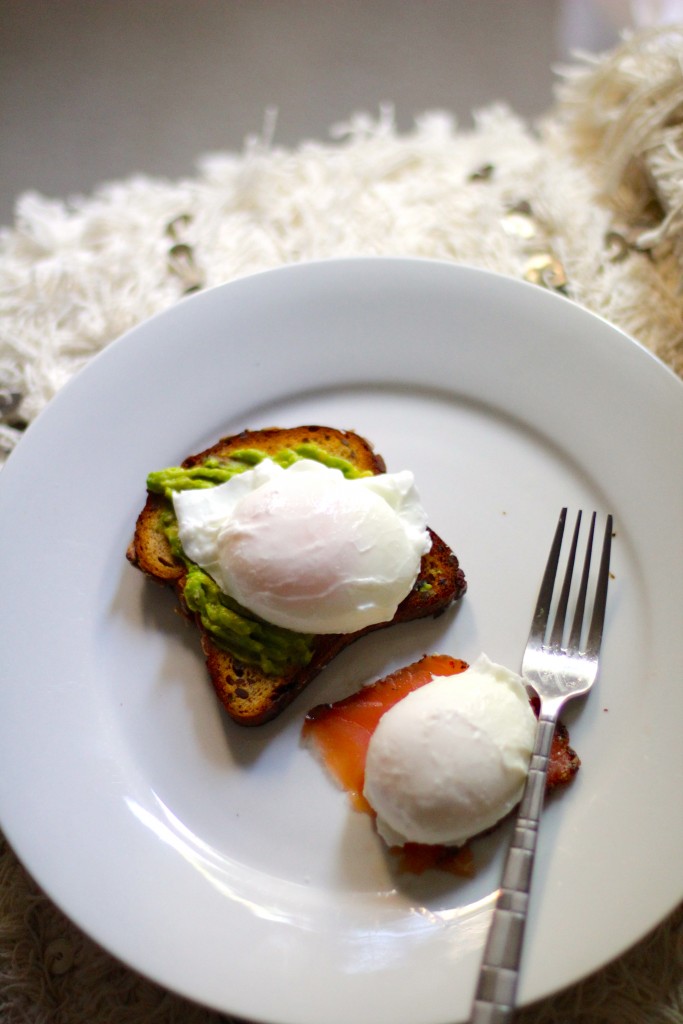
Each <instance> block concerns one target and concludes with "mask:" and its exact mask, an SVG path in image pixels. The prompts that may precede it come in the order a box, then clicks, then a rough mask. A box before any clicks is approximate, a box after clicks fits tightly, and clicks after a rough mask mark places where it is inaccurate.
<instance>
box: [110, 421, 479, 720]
mask: <svg viewBox="0 0 683 1024" xmlns="http://www.w3.org/2000/svg"><path fill="white" fill-rule="evenodd" d="M302 445H303V446H306V445H314V446H316V447H317V448H319V449H320V448H321V449H323V450H324V451H325V453H326V454H327V455H329V456H332V457H333V458H340V459H343V460H344V461H345V462H348V463H350V464H351V465H352V466H353V467H354V468H355V469H357V470H360V471H366V472H370V473H373V474H375V475H376V474H378V473H384V472H386V466H385V464H384V459H383V458H382V457H381V456H380V455H378V454H377V453H376V452H375V451H374V450H373V448H372V446H371V445H370V444H369V443H368V442H367V441H366V440H365V439H364V438H362V437H360V436H359V435H357V434H354V433H351V432H348V431H343V430H336V429H334V428H332V427H321V426H305V427H293V428H284V429H280V428H276V427H270V428H266V429H263V430H254V431H251V430H245V431H242V432H241V433H239V434H235V435H233V436H231V437H224V438H222V439H221V440H220V441H218V442H217V443H216V444H214V445H212V446H211V447H210V448H207V449H206V450H205V451H203V452H199V453H198V454H197V455H191V456H189V457H188V458H186V459H185V460H184V462H182V464H181V466H182V468H183V469H189V468H192V467H196V466H199V465H202V464H204V463H205V462H206V460H207V459H215V460H218V461H219V462H220V461H221V460H225V459H227V458H229V457H230V455H231V454H232V453H235V452H238V451H240V450H243V449H245V448H246V449H256V450H258V451H259V452H263V453H264V454H265V455H267V456H275V455H277V454H278V453H279V452H281V451H282V450H283V449H285V448H300V446H302ZM171 508H172V506H171V503H170V501H169V500H168V499H167V498H165V497H164V496H163V495H160V494H156V493H152V492H148V496H147V501H146V503H145V506H144V508H143V509H142V511H141V512H140V515H139V516H138V520H137V524H136V528H135V535H134V537H133V540H132V541H131V543H130V546H129V548H128V551H127V558H128V560H129V561H130V562H131V563H132V564H133V565H135V566H137V568H138V569H140V570H141V571H142V572H144V573H145V574H146V575H148V576H150V577H152V578H153V579H155V580H157V581H158V582H160V583H164V584H167V585H170V586H172V587H173V588H174V589H175V591H176V594H177V596H178V599H179V602H180V607H181V609H182V610H183V612H184V613H185V614H186V615H188V616H189V617H190V618H192V619H193V620H194V621H195V623H196V625H197V627H198V629H199V633H200V637H201V644H202V648H203V650H204V654H205V656H206V663H207V667H208V670H209V676H210V678H211V682H212V684H213V687H214V689H215V691H216V694H217V696H218V698H219V699H220V701H221V703H222V704H223V706H224V707H225V709H226V711H227V712H228V714H229V715H230V716H231V718H233V719H234V720H235V721H236V722H238V723H239V724H241V725H261V724H262V723H264V722H267V721H269V720H270V719H272V718H274V717H275V716H276V715H278V714H279V713H280V712H281V711H282V710H283V709H284V708H285V707H286V706H287V705H288V704H289V703H290V702H291V701H292V700H293V699H294V697H295V696H296V695H297V694H298V693H300V692H301V690H303V688H304V687H305V686H306V685H307V684H308V683H309V682H310V681H311V680H312V679H313V678H314V677H315V676H316V675H317V674H318V673H319V672H320V671H321V669H322V668H324V667H325V665H327V664H328V663H329V662H330V661H331V660H332V659H333V658H334V657H335V656H336V655H337V654H339V653H340V651H342V650H344V648H345V647H348V645H349V644H351V643H353V641H354V640H357V639H358V638H359V637H361V636H364V635H365V634H366V633H370V632H372V631H373V630H376V629H381V628H383V627H385V626H389V625H392V624H394V623H399V622H410V621H412V620H414V619H419V618H425V617H427V616H434V615H439V614H440V613H441V612H443V611H444V610H445V609H446V608H447V607H448V605H450V604H451V602H453V601H454V600H456V599H457V598H459V597H461V596H462V595H463V594H464V593H465V590H466V587H467V584H466V581H465V576H464V573H463V572H462V570H461V569H460V566H459V563H458V559H457V558H456V556H455V555H454V554H453V552H452V551H451V549H450V548H449V547H448V546H447V545H446V544H445V543H444V541H442V540H441V538H440V537H438V536H437V535H436V534H435V533H433V531H431V530H430V531H429V532H430V535H431V538H432V546H431V549H430V551H429V552H428V553H427V554H426V555H424V556H423V558H422V564H421V568H420V574H419V576H418V579H417V582H416V583H415V586H414V587H413V589H412V591H411V592H410V594H409V595H408V596H407V597H406V598H405V599H404V600H403V601H402V602H401V604H400V605H399V607H398V609H397V611H396V614H395V615H394V617H393V619H391V620H390V621H389V622H383V623H380V624H378V625H373V626H369V627H367V628H365V629H362V630H358V631H357V632H355V633H344V634H325V635H322V634H321V635H318V636H315V637H313V638H312V641H311V655H310V660H309V661H308V662H307V664H305V665H301V664H297V665H293V666H291V667H289V668H286V669H285V670H283V671H281V672H279V673H278V674H277V675H272V674H269V673H267V672H265V671H264V670H263V669H262V668H261V667H260V666H258V665H253V664H248V663H247V662H245V661H243V660H240V659H239V658H238V657H236V656H235V655H234V654H232V653H231V652H230V651H229V650H226V649H224V647H222V646H220V645H219V644H218V643H216V642H215V640H214V639H212V637H211V635H210V634H209V633H208V632H207V631H206V630H205V629H204V627H203V626H202V623H201V621H200V618H199V615H195V614H193V613H192V612H191V611H190V610H189V608H188V606H187V603H186V601H185V600H184V591H185V584H186V580H187V571H188V570H187V565H186V563H185V561H184V560H183V559H182V558H179V557H177V556H176V555H175V554H174V552H173V550H172V548H171V545H170V544H169V541H168V539H167V535H166V532H165V530H164V524H163V520H164V517H166V516H168V513H169V510H171Z"/></svg>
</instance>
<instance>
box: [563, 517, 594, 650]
mask: <svg viewBox="0 0 683 1024" xmlns="http://www.w3.org/2000/svg"><path fill="white" fill-rule="evenodd" d="M594 535H595V512H594V513H593V515H592V516H591V525H590V530H589V531H588V540H587V541H586V554H585V557H584V560H583V571H582V573H581V583H580V585H579V593H578V594H577V597H576V608H575V611H574V621H573V622H572V628H571V632H570V634H569V640H568V641H567V650H568V651H569V652H570V653H571V652H575V653H576V654H578V652H579V648H580V645H581V631H582V629H583V616H584V612H585V609H586V595H587V593H588V577H589V575H590V569H591V558H592V557H593V537H594Z"/></svg>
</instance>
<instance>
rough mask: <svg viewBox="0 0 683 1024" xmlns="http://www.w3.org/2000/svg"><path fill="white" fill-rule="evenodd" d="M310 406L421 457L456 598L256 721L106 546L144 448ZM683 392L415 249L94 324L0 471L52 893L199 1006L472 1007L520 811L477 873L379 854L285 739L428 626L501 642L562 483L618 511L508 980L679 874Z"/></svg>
mask: <svg viewBox="0 0 683 1024" xmlns="http://www.w3.org/2000/svg"><path fill="white" fill-rule="evenodd" d="M313 422H318V423H325V424H330V425H333V426H340V427H344V428H348V429H355V430H357V431H359V432H360V433H362V434H364V435H365V436H367V437H369V438H370V439H371V440H372V441H373V442H374V443H375V445H376V447H377V449H378V450H379V451H380V452H382V453H383V454H384V456H385V458H386V461H387V464H388V466H389V468H390V469H401V468H408V467H409V468H412V469H413V470H414V471H415V472H416V475H417V482H418V486H419V489H420V491H421V494H422V497H423V500H424V503H425V505H426V507H427V509H428V511H429V518H430V524H431V525H432V526H433V527H434V528H435V529H436V530H437V532H439V533H441V534H442V535H443V536H444V537H445V538H446V539H447V540H448V542H449V543H450V544H451V545H452V547H453V548H454V549H455V550H456V552H457V553H458V555H459V556H460V559H461V562H462V565H463V567H464V569H465V571H466V573H467V576H468V579H469V592H468V594H467V596H466V598H465V599H464V600H463V602H462V603H461V605H460V607H459V609H458V610H457V611H454V612H451V613H448V614H446V615H445V616H444V617H442V618H440V619H438V620H435V621H430V622H427V623H419V624H412V625H410V626H406V627H402V628H398V629H394V630H391V631H386V632H383V633H377V634H375V635H373V636H371V637H368V638H366V639H364V640H363V641H361V642H360V643H358V644H356V645H355V646H354V647H352V648H350V649H349V650H347V651H346V652H345V654H344V655H343V656H342V657H340V658H339V659H338V660H337V662H335V663H334V664H333V665H332V666H330V668H329V669H328V670H326V672H325V673H324V674H323V676H322V677H320V678H319V679H318V680H317V681H316V682H315V683H314V684H313V685H312V686H311V687H310V688H309V690H308V691H307V692H305V693H304V695H303V696H301V697H300V698H299V699H298V700H297V701H296V703H295V704H294V705H293V706H292V707H291V708H290V709H288V711H287V712H286V713H285V714H284V715H283V716H282V717H281V718H280V719H279V720H278V721H276V722H275V723H272V724H270V725H268V726H266V727H264V728H262V729H260V730H247V731H245V730H241V729H239V728H238V727H236V726H234V725H233V724H231V723H230V722H229V721H228V720H227V719H226V717H225V716H224V714H223V713H222V711H221V710H219V707H218V705H217V703H216V702H215V700H214V697H213V695H212V693H211V691H210V686H209V684H208V681H207V679H206V677H205V672H204V667H203V662H202V657H201V655H200V654H199V652H198V647H197V643H196V638H195V635H194V632H193V631H192V629H191V628H189V627H186V626H185V624H184V623H183V622H182V621H181V620H180V619H179V618H178V616H177V615H176V614H175V613H174V611H173V600H172V598H171V596H170V595H169V594H166V593H165V592H162V591H161V590H159V589H158V588H156V587H155V586H153V585H151V584H150V583H148V582H146V581H145V580H144V579H143V577H142V576H141V575H140V574H139V573H138V572H137V571H135V570H134V569H132V568H131V567H130V566H128V564H127V563H126V561H125V558H124V551H125V548H126V545H127V542H128V539H129V537H130V534H131V531H132V529H133V524H134V521H135V517H136V514H137V512H138V509H139V508H140V507H141V505H142V503H143V499H144V481H145V476H146V474H147V471H148V470H150V469H154V468H159V467H162V466H165V465H168V464H172V463H174V462H177V461H178V460H180V459H181V458H183V457H184V456H185V455H186V454H188V453H190V452H193V451H198V450H200V449H201V448H203V447H204V446H205V445H207V444H208V443H209V442H211V441H212V440H214V439H217V438H218V437H219V436H220V435H222V434H226V433H231V432H234V431H236V430H239V429H241V428H243V427H250V428H258V427H262V426H267V425H278V426H286V425H294V424H298V423H313ZM682 466H683V387H682V386H681V384H680V382H679V381H678V380H677V379H675V378H674V376H673V375H672V374H670V373H669V372H668V371H667V370H666V369H665V368H664V367H663V366H662V365H661V364H660V363H658V362H657V361H656V360H655V359H653V358H652V357H651V356H650V355H649V354H647V353H646V352H645V351H644V350H643V349H642V348H640V347H639V346H638V345H637V344H636V343H634V342H633V341H631V340H630V339H629V338H627V337H625V336H624V335H622V334H621V333H620V332H618V331H617V330H615V329H614V328H612V327H610V326H609V325H607V324H606V323H604V322H602V321H601V320H599V319H598V318H596V317H594V316H591V315H589V314H588V313H586V312H585V311H582V310H581V309H579V308H577V307H576V306H574V305H573V304H571V303H570V302H568V301H566V300H564V299H563V298H561V297H558V296H556V295H553V294H549V293H548V292H545V291H543V290H541V289H538V288H535V287H533V286H530V285H524V284H521V283H518V282H515V281H511V280H507V279H505V278H501V277H497V276H494V275H491V274H488V273H484V272H481V271H477V270H471V269H466V268H461V267H457V266H453V265H447V264H441V263H432V262H426V261H425V262H423V261H415V260H386V259H370V260H362V259H361V260H349V261H332V262H328V263H321V264H313V265H303V266H296V267H290V268H285V269H281V270H276V271H273V272H269V273H266V274H262V275H257V276H255V277H251V278H248V279H244V280H241V281H238V282H235V283H232V284H229V285H227V286H225V287H221V288H218V289H216V290H213V291H210V292H207V293H205V294H200V295H198V296H196V297H194V298H191V299H188V300H186V301H184V302H182V303H180V304H179V305H178V306H176V307H175V308H173V309H171V310H169V311H168V312H166V313H164V314H162V315H160V316H157V317H156V318H154V319H152V320H151V321H149V322H147V323H145V324H143V325H142V326H141V327H139V328H137V329H135V330H133V331H131V332H130V333H129V334H128V335H126V336H125V337H124V338H122V339H121V340H119V341H118V342H116V343H115V344H113V345H112V346H110V347H109V348H108V349H107V350H106V351H105V352H104V353H103V354H102V355H100V356H99V357H98V358H97V359H95V360H94V361H93V362H92V363H91V364H90V365H89V366H88V367H87V368H86V370H85V371H84V372H82V373H81V374H80V375H79V376H78V377H77V378H76V379H75V380H73V381H72V382H71V383H70V384H69V385H68V386H67V387H65V388H64V390H63V391H62V392H61V393H60V394H59V395H58V396H57V398H56V399H55V400H54V401H53V402H52V404H51V405H50V406H49V407H48V409H47V410H46V412H45V413H44V414H43V415H42V416H41V417H40V418H39V419H38V420H37V422H36V423H35V424H34V425H33V426H32V427H31V428H30V429H29V431H28V433H27V435H26V437H25V439H24V440H22V442H21V444H20V445H19V448H18V450H17V451H16V453H15V454H14V455H13V457H12V458H11V459H10V461H9V464H8V465H7V467H6V469H5V470H4V471H3V472H2V475H1V477H0V537H1V542H0V543H1V545H2V552H1V555H0V579H1V580H2V593H3V618H2V633H3V639H2V645H1V648H0V678H1V679H2V691H1V702H2V708H1V712H2V713H1V714H0V780H1V781H0V787H1V790H0V821H1V822H2V825H3V828H4V829H5V830H6V833H7V835H8V837H9V839H10V841H11V843H12V844H13V845H14V847H15V849H16V851H17V853H18V855H19V856H20V857H21V858H22V860H23V861H24V863H25V864H26V866H27V868H28V869H29V871H31V872H32V874H33V875H34V877H35V878H36V879H37V881H38V882H39V883H40V884H41V885H42V886H43V887H44V888H45V889H46V891H47V892H48V893H49V894H50V896H51V897H52V898H53V899H54V900H55V902H56V903H57V904H58V905H59V906H61V907H62V909H63V910H64V911H65V912H66V913H67V914H68V915H69V916H70V917H71V918H72V919H73V920H74V921H76V922H77V923H78V924H79V925H80V926H81V927H82V928H83V929H84V930H85V931H86V932H88V933H89V934H90V935H91V936H93V937H94V938H95V939H96V940H97V941H98V942H100V943H101V944H103V945H104V946H105V947H106V948H107V949H109V950H110V951H111V952H112V953H114V954H115V955H116V956H118V957H120V958H121V959H122V960H123V961H125V962H127V963H128V964H130V965H132V966H133V967H135V968H137V969H138V970H140V971H141V972H143V973H144V974H146V975H148V976H149V977H151V978H153V979H155V980H157V981H158V982H161V983H162V984H164V985H166V986H168V987H169V988H171V989H173V990H176V991H178V992H181V993H183V994H185V995H187V996H189V997H192V998H194V999H196V1000H199V1001H200V1002H202V1003H205V1004H207V1005H209V1006H212V1007H216V1008H219V1009H221V1010H224V1011H228V1012H231V1013H234V1014H237V1015H241V1016H245V1017H249V1018H253V1019H256V1020H261V1021H269V1022H270V1021H273V1022H290V1024H348V1021H349V1020H354V1021H355V1022H356V1024H382V1022H387V1024H388V1022H391V1024H402V1022H405V1024H408V1022H409V1024H436V1022H446V1021H451V1022H453V1021H462V1020H464V1019H465V1018H466V1016H467V1013H468V1008H469V1004H470V999H471V996H472V991H473V987H474V984H475V978H476V972H477V965H478V960H479V956H480V952H481V947H482V943H483V940H484V935H485V931H486V926H487V922H488V919H489V915H490V907H491V902H492V894H493V893H494V891H495V889H496V886H497V881H498V877H499V870H500V864H501V857H502V852H503V847H504V839H505V835H506V833H505V830H501V831H500V832H499V833H498V834H497V835H495V836H494V837H492V838H491V839H490V840H489V841H488V842H487V843H485V844H481V845H478V846H477V847H476V856H477V860H478V863H479V870H478V873H477V875H476V877H475V878H474V879H473V880H471V881H458V880H455V879H453V878H451V877H443V876H431V877H424V878H423V879H422V880H421V881H419V882H418V881H413V882H410V881H408V880H406V879H399V878H396V877H394V876H393V874H392V873H391V870H390V867H389V866H388V864H387V861H386V859H385V856H384V853H383V851H382V849H381V846H380V843H379V841H378V840H377V839H376V837H375V836H374V834H373V832H372V827H371V823H370V820H369V819H368V818H366V817H365V816H363V815H358V814H354V812H352V811H351V810H350V809H349V807H348V804H347V802H346V799H345V797H344V795H343V794H342V793H340V792H338V791H337V790H336V789H335V788H334V786H333V785H332V784H331V783H330V782H329V780H328V779H327V778H326V776H325V775H324V773H323V771H322V770H321V768H320V766H319V765H318V764H317V763H316V762H315V760H314V759H313V757H312V756H311V755H310V753H309V752H308V751H306V750H305V749H302V748H301V747H300V745H299V732H300V726H301V722H302V718H303V715H304V713H305V711H306V710H307V709H308V708H309V707H310V706H311V705H313V704H316V703H318V702H320V701H322V700H327V699H334V698H336V697H338V696H341V695H342V694H345V693H348V692H349V691H351V690H353V689H356V688H357V687H358V686H359V685H360V684H361V683H362V682H365V681H367V680H369V679H371V678H376V677H377V676H379V675H381V674H384V673H385V672H386V671H387V670H389V669H392V668H394V667H396V666H397V665H398V664H400V663H403V662H406V661H409V660H412V659H413V658H415V657H418V656H420V655H421V654H422V653H423V652H425V651H443V652H446V653H450V654H453V655H455V656H459V657H463V658H465V659H472V658H474V657H476V655H477V654H478V653H479V652H480V651H481V650H484V651H486V653H488V654H489V656H490V657H492V658H494V659H495V660H498V661H502V662H504V663H506V664H508V665H509V666H511V667H518V666H519V662H520V658H521V653H522V647H523V645H524V642H525V638H526V634H527V630H528V625H529V619H530V614H531V609H532V607H533V603H534V599H535V594H536V589H537V586H538V583H539V579H540V573H541V570H542V567H543V564H544V562H545V557H546V552H547V549H548V546H549V543H550V538H551V535H552V531H553V528H554V524H555V520H556V517H557V514H558V512H559V509H560V507H561V506H562V505H565V504H568V505H569V506H570V507H579V506H582V507H585V508H593V507H596V508H598V509H600V510H610V511H612V512H613V513H614V515H615V521H616V533H617V537H616V544H615V549H614V556H613V557H614V562H613V568H614V579H613V581H612V585H611V591H610V598H609V609H608V619H607V634H606V640H605V645H604V660H603V669H602V675H601V679H600V681H599V684H598V686H597V688H596V690H595V691H594V692H593V693H592V694H591V696H590V698H589V699H588V701H587V702H585V703H583V704H582V705H578V706H574V707H572V708H571V710H570V711H569V712H568V714H567V720H568V722H569V725H570V730H571V735H572V740H573V742H574V745H575V746H576V748H577V749H578V751H579V753H580V754H581V757H582V759H583V768H582V770H581V772H580V773H579V776H578V777H577V779H576V781H575V783H574V784H573V785H572V787H571V788H570V790H568V791H567V792H565V793H564V794H563V795H562V796H561V797H560V798H558V799H554V800H552V801H550V803H549V806H548V808H547V812H546V816H545V818H544V821H543V825H542V836H541V848H540V853H539V859H538V862H537V871H536V876H535V886H534V893H533V906H532V911H531V918H530V924H529V930H528V943H527V947H526V955H525V961H524V969H523V974H522V978H521V987H520V997H521V1001H522V1002H524V1003H527V1002H529V1001H531V1000H535V999H537V998H539V997H542V996H546V995H547V994H549V993H551V992H554V991H556V990H557V989H559V988H561V987H562V986H565V985H568V984H569V983H571V982H573V981H575V980H576V979H578V978H580V977H581V976H583V975H585V974H586V973H588V972H590V971H591V970H593V969H594V968H597V967H598V966H600V965H601V964H603V963H604V962H605V961H607V960H608V959H610V958H611V957H614V956H616V955H617V954H619V953H620V952H621V951H622V950H624V949H625V947H627V946H628V945H629V944H631V943H633V942H634V941H635V940H637V939H638V938H639V937H640V936H642V935H643V934H644V933H645V931H646V930H647V929H649V928H650V927H651V926H653V925H654V924H656V923H657V922H658V921H659V920H660V919H661V918H662V917H663V916H664V915H665V914H666V913H667V911H669V910H670V909H671V908H672V907H673V906H674V905H675V904H676V902H677V901H678V900H679V899H680V897H681V895H683V867H682V865H683V816H682V810H681V802H680V780H681V777H682V768H683V765H682V757H683V754H682V751H683V747H682V745H681V743H680V722H681V718H682V715H683V687H681V685H680V672H679V666H680V665H681V663H683V631H682V630H681V628H680V623H681V616H682V613H683V589H682V586H683V575H682V574H681V572H680V568H681V565H683V535H682V531H681V522H682V521H683V474H682V473H681V467H682Z"/></svg>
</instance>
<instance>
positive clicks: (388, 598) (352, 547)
mask: <svg viewBox="0 0 683 1024" xmlns="http://www.w3.org/2000/svg"><path fill="white" fill-rule="evenodd" d="M173 506H174V510H175V514H176V517H177V520H178V536H179V538H180V542H181V544H182V547H183V550H184V552H185V554H186V555H187V557H188V558H190V559H191V560H192V561H193V562H195V563H196V564H197V565H199V566H200V567H201V568H202V569H204V570H205V571H206V572H207V573H209V575H210V576H211V577H212V578H213V579H214V580H215V582H216V583H217V584H218V586H219V587H220V588H221V590H222V591H223V592H224V593H225V594H227V595H229V596H230V597H232V598H234V599H235V600H236V601H238V602H239V603H240V604H241V605H242V606H243V607H245V608H247V609H249V610H250V611H252V612H253V613H255V614H256V615H258V616H260V617H261V618H262V619H265V620H266V621H267V622H270V623H272V624H273V625H276V626H282V627H284V628H285V629H291V630H294V631H295V632H301V633H352V632H355V631H356V630H359V629H364V628H365V627H366V626H371V625H376V624H379V623H381V622H387V621H389V620H390V619H392V618H393V616H394V613H395V612H396V609H397V607H398V605H399V604H400V603H401V601H402V600H403V599H404V598H405V597H407V595H408V594H409V593H410V591H411V589H412V587H413V585H414V583H415V581H416V579H417V577H418V574H419V570H420V562H421V559H422V555H423V554H425V553H426V552H427V551H429V548H430V546H431V538H430V535H429V532H428V530H427V520H426V515H425V512H424V510H423V508H422V505H421V503H420V499H419V496H418V494H417V491H416V488H415V482H414V477H413V474H412V473H411V472H410V471H409V470H404V471H402V472H398V473H383V474H380V475H377V476H367V477H359V478H357V479H347V478H346V477H345V476H344V475H343V473H342V472H341V471H340V470H338V469H332V468H329V467H327V466H324V465H322V463H320V462H317V461H315V460H313V459H301V460H299V461H298V462H295V463H293V464H292V465H290V466H288V467H287V468H283V467H282V466H279V465H278V464H277V463H275V462H273V461H272V460H271V459H264V460H262V461H261V462H260V463H258V464H257V465H256V466H255V467H254V468H253V469H249V470H246V471H245V472H243V473H239V474H237V475H236V476H234V477H231V479H229V480H228V481H226V482H225V483H222V484H219V485H217V486H216V487H210V488H203V489H198V490H185V491H178V492H175V493H174V494H173Z"/></svg>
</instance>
